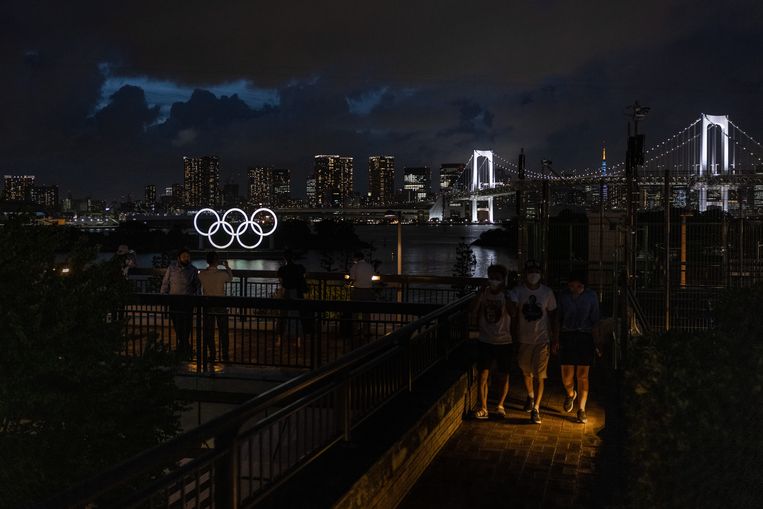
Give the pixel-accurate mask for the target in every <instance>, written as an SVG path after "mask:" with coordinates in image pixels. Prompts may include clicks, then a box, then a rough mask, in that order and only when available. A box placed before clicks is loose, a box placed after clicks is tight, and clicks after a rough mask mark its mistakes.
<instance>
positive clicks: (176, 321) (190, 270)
mask: <svg viewBox="0 0 763 509" xmlns="http://www.w3.org/2000/svg"><path fill="white" fill-rule="evenodd" d="M160 293H162V294H164V295H196V294H198V293H199V271H198V270H196V267H194V266H193V264H192V263H191V252H190V251H188V249H186V248H182V249H180V251H178V254H177V260H175V261H174V262H173V263H171V264H170V266H169V267H167V271H166V272H165V273H164V279H163V280H162V287H161V289H160ZM170 319H171V320H172V325H173V327H174V328H175V336H176V337H177V352H178V354H179V355H180V356H182V357H184V358H190V356H191V343H190V342H189V338H190V337H191V331H192V330H193V306H192V305H190V304H184V303H173V304H170Z"/></svg>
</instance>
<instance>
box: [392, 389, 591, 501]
mask: <svg viewBox="0 0 763 509" xmlns="http://www.w3.org/2000/svg"><path fill="white" fill-rule="evenodd" d="M548 385H549V388H547V391H546V396H544V404H543V406H542V407H541V416H542V418H543V423H542V424H540V425H537V424H532V423H530V422H529V414H526V413H525V412H523V411H522V402H523V401H524V398H525V391H524V384H522V382H521V379H520V378H519V377H514V376H512V387H511V391H510V394H509V399H510V401H509V407H510V408H507V416H506V419H503V420H499V419H497V418H495V416H494V415H492V414H491V418H490V420H487V421H478V420H474V419H468V420H465V421H464V422H463V424H462V425H461V427H460V428H459V429H458V431H456V433H455V434H454V435H453V436H452V437H451V439H450V440H449V441H448V442H447V443H446V444H445V446H444V447H443V448H442V450H440V452H439V453H438V455H437V456H436V457H435V459H434V460H433V461H432V463H431V464H430V466H429V468H428V469H427V471H425V472H424V474H423V475H422V476H421V478H420V479H419V481H418V482H417V484H416V485H415V486H414V487H413V489H412V490H411V491H410V493H409V494H408V496H407V497H406V498H405V499H404V500H403V501H402V503H401V504H400V506H399V507H400V508H405V509H413V508H425V507H437V508H450V507H452V508H472V507H492V508H496V507H510V508H520V507H521V508H524V507H535V508H538V507H542V508H557V507H559V508H562V507H565V508H566V507H592V506H593V502H592V497H591V484H592V481H593V471H594V461H595V459H596V454H597V450H598V448H599V446H600V444H601V439H600V438H599V437H598V436H597V432H598V431H599V430H600V429H601V428H602V427H603V426H604V411H603V409H602V408H601V406H599V405H597V404H596V401H595V400H594V401H591V400H589V402H588V405H587V414H588V423H587V424H579V423H577V422H575V413H576V412H577V405H576V407H575V409H574V410H573V411H572V412H571V413H569V414H566V413H563V412H562V411H561V407H562V401H563V399H564V395H563V392H562V389H561V384H560V382H559V381H557V380H551V381H549V384H548ZM492 392H493V388H491V394H492ZM493 409H494V405H492V406H491V407H490V410H491V412H492V410H493Z"/></svg>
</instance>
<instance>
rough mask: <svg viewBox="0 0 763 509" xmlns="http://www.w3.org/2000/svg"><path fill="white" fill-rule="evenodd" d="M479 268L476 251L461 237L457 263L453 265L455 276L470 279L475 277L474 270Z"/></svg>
mask: <svg viewBox="0 0 763 509" xmlns="http://www.w3.org/2000/svg"><path fill="white" fill-rule="evenodd" d="M476 266H477V257H476V256H474V251H472V248H471V247H469V244H467V243H466V241H465V239H464V238H463V237H461V241H460V242H459V243H458V245H457V246H456V261H455V262H454V263H453V276H454V277H461V278H469V277H472V276H474V268H475V267H476Z"/></svg>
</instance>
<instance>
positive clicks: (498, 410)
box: [495, 405, 506, 419]
mask: <svg viewBox="0 0 763 509" xmlns="http://www.w3.org/2000/svg"><path fill="white" fill-rule="evenodd" d="M495 413H496V414H498V417H500V418H501V419H503V418H504V417H506V409H505V408H504V407H503V405H498V406H497V407H495Z"/></svg>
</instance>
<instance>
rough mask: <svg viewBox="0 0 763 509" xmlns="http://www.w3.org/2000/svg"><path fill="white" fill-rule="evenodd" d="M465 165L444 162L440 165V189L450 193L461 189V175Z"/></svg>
mask: <svg viewBox="0 0 763 509" xmlns="http://www.w3.org/2000/svg"><path fill="white" fill-rule="evenodd" d="M465 168H466V165H464V164H463V163H446V164H442V165H440V191H441V192H443V193H451V192H453V191H458V190H460V189H463V187H464V186H463V180H459V179H461V176H462V175H463V173H464V169H465Z"/></svg>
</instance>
